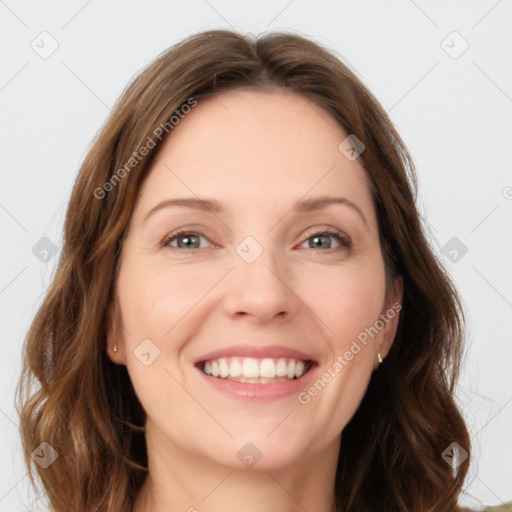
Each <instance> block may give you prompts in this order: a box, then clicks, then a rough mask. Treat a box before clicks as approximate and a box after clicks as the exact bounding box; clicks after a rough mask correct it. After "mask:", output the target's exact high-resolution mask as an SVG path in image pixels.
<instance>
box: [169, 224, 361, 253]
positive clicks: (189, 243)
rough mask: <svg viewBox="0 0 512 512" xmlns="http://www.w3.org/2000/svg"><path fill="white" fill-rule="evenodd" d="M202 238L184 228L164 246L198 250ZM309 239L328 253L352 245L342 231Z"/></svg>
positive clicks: (315, 235) (312, 236)
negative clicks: (331, 239)
mask: <svg viewBox="0 0 512 512" xmlns="http://www.w3.org/2000/svg"><path fill="white" fill-rule="evenodd" d="M201 238H204V239H205V240H208V238H206V237H205V236H204V235H203V234H202V233H199V232H195V231H186V230H182V231H179V232H177V233H171V234H170V235H168V236H167V237H165V238H164V240H162V247H167V246H169V247H172V248H174V249H190V250H197V249H201V247H199V246H200V239H201ZM329 238H334V239H335V240H337V241H338V243H339V245H340V247H335V248H332V247H331V245H332V243H331V242H330V241H329ZM308 240H313V244H311V243H310V244H309V248H311V249H314V248H317V247H320V248H323V249H326V250H325V251H321V252H328V253H330V252H335V251H340V250H343V249H348V248H349V247H351V245H352V244H351V241H350V239H349V238H348V236H346V235H345V234H344V233H342V232H341V231H319V232H317V233H314V234H313V235H311V236H309V237H308V238H307V239H306V242H307V241H308ZM174 241H176V242H177V245H173V244H172V242H174ZM306 242H304V243H306ZM315 244H316V245H315Z"/></svg>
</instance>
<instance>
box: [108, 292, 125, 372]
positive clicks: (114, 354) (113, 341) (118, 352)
mask: <svg viewBox="0 0 512 512" xmlns="http://www.w3.org/2000/svg"><path fill="white" fill-rule="evenodd" d="M107 322H108V323H107V346H106V352H107V356H108V357H109V359H110V360H111V361H112V362H113V363H116V364H124V360H123V351H122V346H123V345H122V340H121V339H120V331H121V330H120V329H119V320H118V318H117V307H116V306H115V300H114V304H113V305H112V306H111V308H110V312H109V315H108V320H107Z"/></svg>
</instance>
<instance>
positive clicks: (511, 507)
mask: <svg viewBox="0 0 512 512" xmlns="http://www.w3.org/2000/svg"><path fill="white" fill-rule="evenodd" d="M459 512H476V511H475V510H473V509H470V508H461V509H459ZM481 512H512V501H511V502H509V503H503V504H502V505H495V506H493V507H485V508H484V509H481Z"/></svg>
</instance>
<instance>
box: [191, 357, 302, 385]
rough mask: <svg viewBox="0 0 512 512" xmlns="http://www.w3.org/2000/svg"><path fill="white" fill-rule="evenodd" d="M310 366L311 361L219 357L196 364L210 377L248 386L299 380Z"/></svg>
mask: <svg viewBox="0 0 512 512" xmlns="http://www.w3.org/2000/svg"><path fill="white" fill-rule="evenodd" d="M311 366H312V362H311V361H305V360H300V359H294V358H284V357H280V358H268V357H267V358H262V359H258V358H254V357H220V358H218V359H212V360H208V361H202V362H200V363H198V367H199V369H200V370H202V372H203V373H205V374H206V375H208V376H210V377H215V378H218V379H226V380H233V381H236V382H245V383H249V384H271V383H276V382H287V381H290V380H295V379H299V378H300V377H302V376H303V375H304V374H306V373H307V372H308V371H309V369H310V368H311Z"/></svg>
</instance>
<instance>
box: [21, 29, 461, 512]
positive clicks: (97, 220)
mask: <svg viewBox="0 0 512 512" xmlns="http://www.w3.org/2000/svg"><path fill="white" fill-rule="evenodd" d="M237 88H251V89H257V90H264V91H265V90H275V89H277V90H284V91H290V92H295V93H297V94H300V95H301V96H302V97H304V98H306V99H307V100H308V101H309V102H310V103H311V105H312V106H313V107H318V106H319V107H322V108H323V109H324V110H325V111H327V112H328V113H329V114H330V115H331V116H332V118H333V119H334V120H335V121H336V122H337V123H339V125H340V126H341V127H342V128H343V130H344V131H345V132H346V133H347V134H354V135H356V136H357V137H358V138H359V139H360V140H361V141H363V143H364V145H365V147H366V148H365V151H364V152H363V153H362V154H361V155H360V157H359V161H360V163H361V165H362V166H363V167H364V168H365V170H366V172H367V174H368V177H369V178H370V183H371V193H372V197H373V201H374V205H375V208H376V212H377V218H378V225H379V237H380V243H381V247H382V250H383V255H384V259H385V264H386V276H387V278H388V283H389V282H391V278H393V277H394V276H397V275H400V276H402V278H403V285H404V289H403V301H402V311H401V315H400V321H399V325H398V329H397V333H396V336H395V341H394V343H393V346H392V348H391V350H390V352H389V354H388V357H387V358H386V360H385V361H384V363H383V364H382V365H381V366H380V367H379V369H378V371H375V372H374V373H373V375H372V377H371V380H370V383H369V386H368V388H367V391H366V394H365V396H364V398H363V400H362V402H361V404H360V406H359V408H358V410H357V412H356V413H355V415H354V416H353V417H352V419H351V420H350V422H349V423H348V424H347V425H346V427H345V428H344V430H343V442H342V443H341V448H340V453H339V460H338V466H337V471H336V484H335V489H334V492H335V498H336V503H337V506H338V508H339V510H340V511H343V512H374V511H375V510H379V511H382V512H392V511H393V512H397V511H400V512H406V511H408V512H427V511H436V512H452V511H454V510H458V507H457V500H458V496H459V494H460V492H461V489H462V486H463V483H464V479H465V476H466V473H467V471H468V466H469V458H468V459H467V460H466V461H464V462H463V464H461V465H460V466H459V467H458V470H457V472H456V473H455V472H454V471H452V469H453V468H452V466H451V465H450V464H448V463H447V462H446V461H445V460H444V459H443V456H442V454H443V451H444V450H445V449H447V447H449V446H450V445H451V444H452V443H453V442H457V443H458V444H459V445H460V446H461V447H462V448H463V449H464V450H465V451H466V452H467V453H468V454H469V453H470V440H469V435H468V431H467V427H466V425H465V422H464V419H463V416H462V414H461V411H460V410H459V408H458V406H457V404H456V402H455V400H454V389H455V385H456V382H457V380H458V376H459V371H460V367H461V363H462V358H463V349H464V324H465V319H464V312H463V305H462V302H461V300H460V298H459V296H458V293H457V290H456V288H455V286H454V285H453V283H452V281H451V279H450V277H449V275H448V273H447V271H446V270H445V269H444V267H443V264H442V262H441V261H439V259H438V258H437V257H436V256H435V254H434V252H433V251H432V249H431V248H430V246H429V243H428V241H427V237H426V235H425V233H426V231H425V229H424V228H423V225H422V219H421V216H420V214H419V213H418V210H417V208H416V204H415V203H416V197H417V181H416V175H415V169H414V165H413V162H412V159H411V157H410V155H409V153H408V151H407V149H406V147H405V145H404V143H403V141H402V139H401V138H400V136H399V134H398V132H397V131H396V129H395V128H394V126H393V124H392V122H391V121H390V119H389V118H388V116H387V114H386V112H385V111H384V110H383V108H382V107H381V106H380V105H379V103H378V102H377V100H376V99H375V98H374V96H372V94H371V93H370V92H369V91H368V90H367V88H366V87H365V86H364V85H363V84H362V82H361V81H360V80H359V79H358V77H357V76H356V74H355V73H354V72H353V71H351V70H350V69H349V67H348V66H347V65H346V64H344V63H343V62H342V60H341V59H340V58H339V57H338V56H337V55H336V54H335V53H334V52H332V51H330V50H328V49H326V48H324V47H323V46H321V45H320V44H318V43H316V42H313V41H311V40H309V39H308V38H306V37H303V36H300V35H297V34H292V33H287V32H277V33H267V34H263V35H260V36H257V37H256V36H243V35H241V34H239V33H236V32H231V31H227V30H211V31H206V32H202V33H199V34H195V35H193V36H190V37H188V38H187V39H185V40H183V41H181V42H179V43H178V44H176V45H174V46H172V47H171V48H169V49H168V50H167V51H165V52H164V53H162V54H161V55H159V56H158V57H157V58H156V59H155V60H154V61H153V62H152V63H151V64H150V65H149V66H148V67H147V68H146V69H144V70H143V71H142V72H140V73H139V74H138V76H137V77H135V79H134V80H133V81H132V83H131V84H130V85H129V87H127V89H126V90H125V91H124V92H123V94H122V95H121V97H120V99H119V100H118V102H117V104H116V106H115V108H114V110H113V112H112V114H111V115H110V116H109V118H108V119H107V121H106V123H105V124H104V126H103V127H102V129H101V130H100V131H99V133H98V135H97V136H96V138H95V140H94V141H93V143H92V145H91V148H90V150H89V151H88V154H87V155H86V157H85V158H84V161H83V163H82V165H81V168H80V171H79V174H78V177H77V179H76V182H75V184H74V187H73V191H72V194H71V198H70V201H69V205H68V209H67V214H66V219H65V225H64V237H63V245H62V250H61V255H60V260H59V263H58V267H57V270H56V273H55V276H54V278H53V281H52V283H51V285H50V286H49V289H48V290H47V293H46V296H45V298H44V301H43V303H42V305H41V307H40V308H39V310H38V312H37V314H36V315H35V317H34V319H33V322H32V324H31V327H30V329H29V331H28V333H27V336H26V339H25V342H24V346H23V355H22V357H23V368H22V374H21V377H20V381H19V383H18V387H17V390H16V393H17V395H16V397H17V403H16V407H17V410H18V414H19V416H20V429H21V436H22V443H23V450H24V459H25V463H26V465H27V468H28V471H29V475H30V480H31V483H32V485H33V486H34V487H36V484H35V481H34V473H35V472H34V467H35V469H36V470H37V474H38V475H39V478H40V480H41V482H42V484H43V486H44V491H45V493H46V495H47V497H48V499H49V501H50V503H51V506H52V508H53V510H54V511H55V512H69V511H70V510H72V511H73V512H100V511H101V512H103V511H104V512H130V511H131V510H132V507H133V502H134V499H135V497H136V495H137V493H138V491H139V490H140V488H141V486H142V484H143V483H144V479H145V478H146V476H147V451H146V444H145V438H144V425H145V411H144V409H143V408H142V406H141V404H140V402H139V401H138V398H137V396H136V394H135V392H134V389H133V387H132V384H131V381H130V378H129V375H128V373H127V370H126V367H125V366H123V365H116V364H114V363H112V361H110V359H109V358H108V356H107V355H106V337H107V326H108V320H109V314H110V313H109V312H110V307H111V305H112V301H113V299H114V297H113V293H114V283H115V279H116V271H117V268H118V260H119V255H120V252H121V250H122V243H123V236H124V234H125V233H126V229H127V226H128V222H129V220H130V217H131V214H132V211H133V208H134V205H135V202H136V199H137V195H138V192H139V191H140V188H141V185H142V183H143V181H144V179H145V177H146V176H147V174H148V171H149V169H150V167H151V162H152V161H153V160H154V158H155V156H156V154H157V153H158V151H159V149H160V148H161V147H162V146H163V142H161V141H159V142H158V143H157V144H154V147H151V148H148V147H149V146H150V144H149V139H151V140H152V141H154V140H155V139H156V134H157V133H158V134H160V137H159V139H160V138H161V139H162V141H163V140H165V139H166V138H167V137H172V129H171V125H170V124H169V119H170V118H171V116H172V115H173V113H176V111H177V110H178V111H180V109H181V108H182V107H183V105H186V104H187V103H190V100H191V99H195V101H198V102H200V101H201V99H205V98H209V97H212V96H213V95H216V94H220V93H222V92H224V91H228V90H232V89H237ZM164 132H165V133H164ZM143 146H146V148H147V151H144V154H143V155H142V154H141V153H142V151H139V150H140V148H142V147H143ZM135 157H136V162H135V163H134V161H132V160H131V159H133V158H135ZM127 162H130V164H129V165H128V166H127V165H126V164H127ZM122 169H124V173H123V172H122ZM128 173H129V175H128ZM121 175H122V176H121ZM120 177H122V178H123V179H120ZM107 184H110V185H107ZM34 384H35V386H34ZM43 442H47V443H49V444H50V445H51V446H52V447H53V449H54V450H55V451H56V452H57V453H58V454H59V456H58V458H57V459H56V460H55V462H54V463H53V464H51V465H50V466H49V467H48V468H46V469H43V468H42V467H40V466H39V465H36V464H33V461H32V456H31V454H32V452H33V450H34V449H35V448H36V447H38V446H39V445H40V444H41V443H43ZM454 473H455V474H454ZM36 476H37V475H36ZM67 483H69V485H67Z"/></svg>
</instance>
